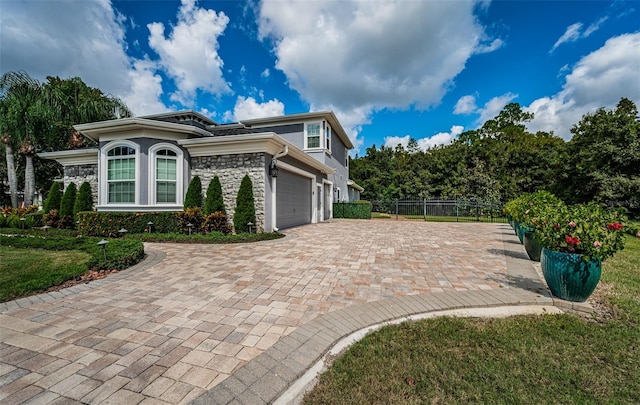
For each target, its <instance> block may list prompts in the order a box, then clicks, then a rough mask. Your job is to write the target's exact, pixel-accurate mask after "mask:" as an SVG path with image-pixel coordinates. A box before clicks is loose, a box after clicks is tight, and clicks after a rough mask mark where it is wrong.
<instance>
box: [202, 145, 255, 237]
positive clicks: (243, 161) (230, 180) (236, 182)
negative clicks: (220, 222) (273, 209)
mask: <svg viewBox="0 0 640 405" xmlns="http://www.w3.org/2000/svg"><path fill="white" fill-rule="evenodd" d="M265 168H266V160H265V154H264V153H240V154H235V155H218V156H198V157H192V158H191V177H192V178H193V177H194V176H200V180H201V181H202V192H203V193H205V196H206V191H207V188H208V187H209V183H210V182H211V180H212V179H213V178H214V176H218V177H219V178H220V183H221V184H222V195H223V199H224V206H225V208H226V209H227V215H228V216H229V222H230V223H233V213H234V211H235V207H236V197H237V196H238V190H239V189H240V182H241V181H242V178H243V177H244V175H245V174H248V175H249V178H251V182H252V183H253V198H254V200H255V204H256V222H257V223H256V226H257V228H258V231H262V230H264V207H265V181H266V180H267V179H266V178H265V177H266V174H265V170H266V169H265Z"/></svg>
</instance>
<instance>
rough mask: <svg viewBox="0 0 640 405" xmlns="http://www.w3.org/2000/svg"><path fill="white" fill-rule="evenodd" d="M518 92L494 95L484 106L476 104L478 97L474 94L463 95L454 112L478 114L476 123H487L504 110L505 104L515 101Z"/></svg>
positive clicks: (479, 124)
mask: <svg viewBox="0 0 640 405" xmlns="http://www.w3.org/2000/svg"><path fill="white" fill-rule="evenodd" d="M516 97H518V95H517V94H514V93H511V92H509V93H505V94H503V95H501V96H497V97H493V98H492V99H490V100H489V101H487V102H486V103H485V104H484V106H482V107H478V106H477V104H476V97H475V96H473V95H467V96H462V97H460V99H458V101H457V102H456V105H455V107H454V109H453V113H454V114H467V115H468V114H478V119H477V120H476V121H475V123H476V124H477V125H478V126H481V125H482V124H484V123H485V121H487V120H490V119H492V118H494V117H495V116H496V115H498V114H499V113H500V111H502V109H503V108H504V106H506V105H507V104H509V103H510V102H511V101H513V100H514V99H515V98H516Z"/></svg>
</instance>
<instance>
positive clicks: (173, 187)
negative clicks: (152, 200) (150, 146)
mask: <svg viewBox="0 0 640 405" xmlns="http://www.w3.org/2000/svg"><path fill="white" fill-rule="evenodd" d="M177 167H178V162H177V154H176V153H175V152H174V151H172V150H169V149H160V150H159V151H157V152H156V203H160V204H161V203H175V202H176V201H177V199H176V191H177V185H178V184H177V183H178V177H177V174H178V171H177Z"/></svg>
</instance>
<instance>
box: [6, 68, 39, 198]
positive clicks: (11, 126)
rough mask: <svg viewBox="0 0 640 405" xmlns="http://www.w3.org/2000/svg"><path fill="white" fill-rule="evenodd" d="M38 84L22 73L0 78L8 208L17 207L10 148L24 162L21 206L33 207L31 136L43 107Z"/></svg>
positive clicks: (37, 124) (13, 166) (33, 151)
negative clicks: (9, 202)
mask: <svg viewBox="0 0 640 405" xmlns="http://www.w3.org/2000/svg"><path fill="white" fill-rule="evenodd" d="M41 101H42V100H41V86H40V83H39V82H38V81H37V80H35V79H33V78H31V77H30V76H29V75H28V74H26V73H24V72H7V73H5V74H3V75H2V77H1V78H0V103H1V107H0V109H1V110H2V111H1V112H2V115H1V116H0V120H1V121H2V123H1V126H2V131H3V132H2V142H3V143H4V144H5V153H6V158H7V176H8V177H9V192H10V193H11V205H12V206H13V207H14V208H16V207H17V206H18V198H17V181H16V171H15V162H14V155H13V147H18V148H19V149H18V150H19V151H20V154H21V155H22V156H24V158H25V186H24V204H25V205H26V206H30V205H31V204H32V203H33V196H34V193H35V175H34V169H33V157H34V156H35V151H36V145H35V141H34V132H35V131H36V130H37V129H39V127H42V126H43V118H44V115H45V113H44V112H43V106H42V103H41Z"/></svg>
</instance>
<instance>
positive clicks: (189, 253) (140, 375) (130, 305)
mask: <svg viewBox="0 0 640 405" xmlns="http://www.w3.org/2000/svg"><path fill="white" fill-rule="evenodd" d="M285 233H286V235H287V236H286V237H285V238H283V239H279V240H276V241H269V242H260V243H254V244H238V245H184V244H153V243H150V244H145V249H146V250H147V251H148V252H149V253H150V257H151V259H149V260H148V261H147V262H145V263H144V264H142V265H138V266H136V268H134V269H131V270H127V271H123V272H121V273H119V274H118V275H117V276H110V277H108V278H107V279H105V280H101V281H99V282H95V284H93V283H92V284H89V285H83V286H78V287H72V288H71V289H69V291H64V290H63V291H62V293H57V294H56V295H47V296H43V299H44V300H46V301H45V302H39V301H41V300H38V299H34V300H32V301H33V303H30V302H29V300H21V301H19V302H18V304H20V305H21V307H18V306H17V305H16V303H8V304H6V305H4V306H3V307H0V308H1V309H0V337H1V344H0V402H2V403H11V404H19V403H25V402H28V401H34V403H43V404H46V403H76V402H74V401H78V402H79V403H92V404H125V403H126V404H137V403H142V404H145V405H146V404H156V403H158V404H159V403H169V404H176V403H188V402H189V401H191V400H193V399H195V398H197V397H198V396H200V395H202V394H203V393H205V392H207V391H208V390H210V389H212V388H213V387H214V386H216V385H218V384H219V383H220V382H221V381H223V380H225V379H226V378H227V377H228V376H229V375H230V374H231V373H232V372H234V370H237V369H239V368H240V367H242V366H243V365H244V364H245V363H247V362H248V361H250V360H252V359H254V358H255V357H256V356H258V355H259V354H260V353H262V352H264V351H265V350H267V349H268V348H270V347H271V346H273V345H274V343H276V342H277V341H278V340H279V339H280V338H282V337H283V336H285V335H288V334H290V333H291V332H293V331H295V330H296V328H298V327H299V326H301V325H303V324H305V323H307V322H309V321H310V320H313V319H314V318H317V317H318V316H320V315H323V314H326V313H328V312H331V311H336V310H339V309H342V308H345V307H348V306H352V305H355V304H362V303H367V302H372V301H379V300H384V299H388V298H393V297H401V296H406V295H417V294H431V293H441V292H447V293H449V292H451V293H454V292H456V291H469V290H493V289H504V288H509V287H510V283H511V284H513V282H514V279H513V277H512V276H510V275H509V272H508V269H507V267H508V261H509V260H510V258H509V256H505V246H507V245H508V244H512V243H513V245H510V246H513V247H514V248H515V249H516V250H517V249H519V250H520V251H522V252H524V251H523V250H522V248H521V246H518V245H516V244H515V241H516V238H515V236H513V233H512V232H510V228H509V227H508V225H506V224H475V223H470V224H465V223H425V222H396V221H382V220H372V221H357V220H332V221H330V222H326V223H320V224H315V225H307V226H303V227H299V228H294V229H290V230H286V231H285ZM521 254H522V253H517V255H521Z"/></svg>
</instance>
